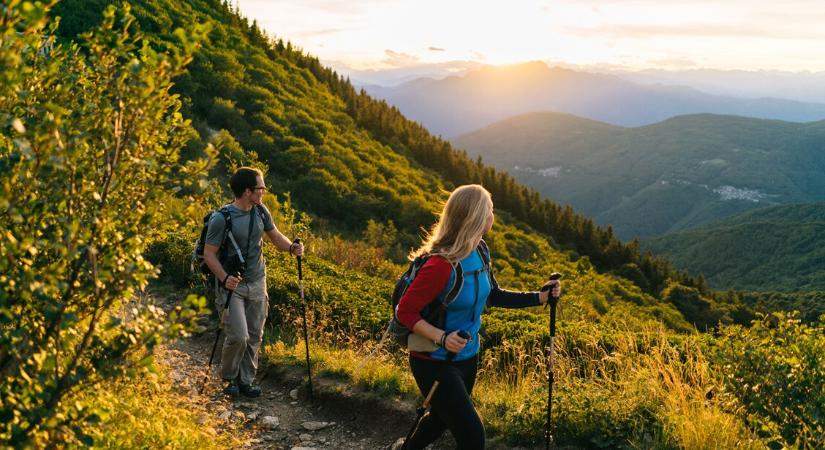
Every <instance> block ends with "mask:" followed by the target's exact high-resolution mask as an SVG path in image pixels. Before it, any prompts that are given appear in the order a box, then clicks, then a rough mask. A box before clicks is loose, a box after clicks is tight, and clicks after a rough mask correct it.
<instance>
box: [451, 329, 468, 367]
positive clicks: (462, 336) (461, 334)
mask: <svg viewBox="0 0 825 450" xmlns="http://www.w3.org/2000/svg"><path fill="white" fill-rule="evenodd" d="M458 336H459V337H461V338H463V339H468V340H469V339H470V338H472V336H470V333H468V332H466V331H464V330H458ZM453 358H455V353H453V352H447V362H450V361H452V360H453Z"/></svg>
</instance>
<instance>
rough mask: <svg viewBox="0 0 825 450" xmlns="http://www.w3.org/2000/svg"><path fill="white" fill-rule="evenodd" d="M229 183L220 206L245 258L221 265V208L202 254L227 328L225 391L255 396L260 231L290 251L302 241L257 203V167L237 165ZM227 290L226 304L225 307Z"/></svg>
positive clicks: (261, 305)
mask: <svg viewBox="0 0 825 450" xmlns="http://www.w3.org/2000/svg"><path fill="white" fill-rule="evenodd" d="M229 185H230V187H231V188H232V193H233V194H234V195H235V201H234V202H232V203H230V204H228V205H226V206H224V208H225V209H226V210H228V212H229V216H230V222H231V228H232V229H231V230H230V231H231V234H232V236H233V238H234V239H235V243H236V244H237V246H238V247H239V248H240V250H241V252H242V255H243V258H242V261H243V262H242V263H239V262H238V258H228V261H230V262H225V265H228V266H232V267H224V266H222V265H221V263H220V262H219V261H218V256H217V254H218V251H219V248H220V247H221V245H222V244H223V242H222V240H223V239H224V236H225V235H224V227H225V225H226V221H225V219H224V217H223V215H222V214H213V215H212V217H211V219H210V221H209V227H208V230H207V233H206V243H205V246H204V260H205V261H206V264H207V265H208V266H209V269H210V270H211V271H212V273H213V274H214V275H215V284H216V286H215V287H216V304H217V305H218V311H223V314H222V317H221V324H222V325H223V326H224V327H225V330H226V333H225V334H226V339H225V341H224V344H223V351H222V352H221V367H220V373H221V377H222V378H223V380H224V381H225V382H226V386H225V388H224V392H225V393H226V394H227V395H230V396H233V397H234V396H237V395H238V394H239V393H240V394H243V395H244V396H246V397H258V396H259V395H261V388H260V387H258V386H256V385H254V384H252V381H253V380H254V379H255V372H256V371H257V369H258V350H259V348H260V346H261V341H262V340H263V329H264V322H265V321H266V316H267V314H268V312H269V296H268V295H267V291H266V265H265V264H264V257H263V253H262V237H263V236H264V235H266V236H267V237H268V238H269V240H270V241H272V243H273V244H275V247H276V248H278V249H279V250H282V251H288V252H289V253H290V254H292V255H294V256H301V255H302V254H303V253H304V246H303V244H301V243H300V242H294V243H293V242H291V241H290V240H289V239H288V238H287V237H286V236H284V235H283V234H282V233H281V232H280V231H278V229H277V228H275V224H274V223H273V221H272V215H271V214H270V212H269V210H268V209H267V208H266V206H264V205H263V204H262V203H261V199H262V198H263V195H264V191H266V185H265V184H264V177H263V174H262V173H261V171H260V170H258V169H254V168H251V167H241V168H240V169H238V170H237V171H236V172H235V173H234V174H233V175H232V177H231V178H230V180H229ZM250 220H252V222H250ZM230 255H232V253H231V251H230ZM233 256H234V255H233ZM230 291H231V297H230V299H229V307H228V309H226V310H224V302H226V298H227V296H228V295H230V294H229V292H230Z"/></svg>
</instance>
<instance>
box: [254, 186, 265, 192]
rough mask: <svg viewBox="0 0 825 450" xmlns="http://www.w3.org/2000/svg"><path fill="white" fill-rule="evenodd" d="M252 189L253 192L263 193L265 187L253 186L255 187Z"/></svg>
mask: <svg viewBox="0 0 825 450" xmlns="http://www.w3.org/2000/svg"><path fill="white" fill-rule="evenodd" d="M252 189H254V190H256V191H265V190H266V186H255V187H254V188H252Z"/></svg>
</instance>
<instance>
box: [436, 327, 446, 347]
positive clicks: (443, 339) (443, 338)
mask: <svg viewBox="0 0 825 450" xmlns="http://www.w3.org/2000/svg"><path fill="white" fill-rule="evenodd" d="M435 344H436V345H437V346H439V347H441V348H446V347H447V332H446V331H445V332H444V333H442V334H441V339H439V340H438V342H436V343H435Z"/></svg>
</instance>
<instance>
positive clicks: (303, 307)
mask: <svg viewBox="0 0 825 450" xmlns="http://www.w3.org/2000/svg"><path fill="white" fill-rule="evenodd" d="M300 243H301V239H300V238H298V239H295V242H293V244H300ZM295 258H297V259H298V285H299V286H300V288H301V315H302V316H303V319H304V348H305V349H306V356H307V378H309V401H311V402H312V401H315V399H314V397H313V394H312V367H311V366H310V361H309V335H308V334H307V309H306V303H305V302H304V274H303V271H302V270H301V257H300V256H296V257H295Z"/></svg>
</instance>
